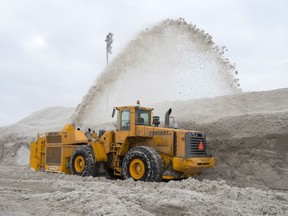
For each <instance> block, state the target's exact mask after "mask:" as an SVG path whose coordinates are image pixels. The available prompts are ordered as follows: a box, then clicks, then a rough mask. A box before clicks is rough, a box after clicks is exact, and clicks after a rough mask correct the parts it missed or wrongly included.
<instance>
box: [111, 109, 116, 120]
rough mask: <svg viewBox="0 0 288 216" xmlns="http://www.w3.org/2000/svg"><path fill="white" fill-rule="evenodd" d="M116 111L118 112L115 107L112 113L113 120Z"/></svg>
mask: <svg viewBox="0 0 288 216" xmlns="http://www.w3.org/2000/svg"><path fill="white" fill-rule="evenodd" d="M115 110H116V108H115V107H114V108H113V111H112V118H114V115H115Z"/></svg>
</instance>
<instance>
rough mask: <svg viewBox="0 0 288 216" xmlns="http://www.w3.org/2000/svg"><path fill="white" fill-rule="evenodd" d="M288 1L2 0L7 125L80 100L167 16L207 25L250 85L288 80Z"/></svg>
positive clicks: (1, 116)
mask: <svg viewBox="0 0 288 216" xmlns="http://www.w3.org/2000/svg"><path fill="white" fill-rule="evenodd" d="M287 11H288V1H287V0H274V1H272V0H271V1H267V0H266V1H263V0H262V1H260V0H253V1H251V0H250V1H249V0H242V1H241V0H235V1H233V0H217V1H215V0H202V1H196V0H186V1H183V0H158V1H157V0H142V1H139V0H121V1H116V0H115V1H111V0H105V1H104V0H103V1H100V0H0V75H1V76H0V105H1V106H0V126H3V125H7V124H12V123H15V122H17V121H19V120H21V119H22V118H24V117H26V116H27V115H29V114H31V113H32V112H34V111H37V110H39V109H42V108H45V107H48V106H66V107H75V106H76V105H77V104H78V103H80V102H81V99H82V97H83V96H84V95H85V94H86V93H87V91H88V89H89V87H90V86H91V85H93V82H94V81H95V79H96V77H97V75H98V74H99V73H100V72H102V71H103V70H104V69H105V66H106V60H105V42H104V40H105V37H106V35H107V33H109V32H112V33H114V43H113V54H112V55H111V56H110V57H111V59H113V58H115V56H117V54H119V53H120V52H121V49H123V47H124V46H125V44H127V43H128V42H129V41H130V40H132V39H134V38H135V36H136V35H137V33H138V32H139V31H141V30H144V29H145V28H149V27H150V26H153V25H155V24H157V23H158V22H160V21H161V20H164V19H167V18H174V19H178V18H179V17H183V18H185V20H186V21H187V22H188V23H190V22H191V23H193V24H196V25H197V27H199V28H201V29H203V30H205V31H206V32H208V33H209V34H210V35H211V36H212V37H213V40H214V42H215V43H216V44H217V45H220V46H223V45H225V46H226V47H227V48H228V52H227V53H226V54H225V56H227V57H228V58H229V59H230V61H231V62H232V63H236V68H237V70H238V71H239V76H238V77H239V79H240V84H241V87H242V89H243V91H261V90H270V89H277V88H287V87H288V12H287Z"/></svg>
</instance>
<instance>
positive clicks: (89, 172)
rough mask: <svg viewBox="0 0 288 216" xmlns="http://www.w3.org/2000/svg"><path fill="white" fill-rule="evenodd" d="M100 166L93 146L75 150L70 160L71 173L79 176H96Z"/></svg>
mask: <svg viewBox="0 0 288 216" xmlns="http://www.w3.org/2000/svg"><path fill="white" fill-rule="evenodd" d="M97 167H98V165H97V164H96V163H95V158H94V154H93V150H92V148H91V146H88V145H80V146H78V147H77V148H76V149H74V151H73V153H72V156H71V159H70V171H71V173H72V174H74V175H79V176H96V175H97Z"/></svg>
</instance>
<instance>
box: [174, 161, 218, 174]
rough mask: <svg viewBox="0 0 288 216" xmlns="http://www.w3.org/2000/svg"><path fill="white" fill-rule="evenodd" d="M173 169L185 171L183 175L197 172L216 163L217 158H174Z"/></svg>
mask: <svg viewBox="0 0 288 216" xmlns="http://www.w3.org/2000/svg"><path fill="white" fill-rule="evenodd" d="M172 164H173V170H175V171H178V172H182V173H184V174H183V175H184V176H185V175H190V174H194V173H195V174H197V173H199V172H200V171H201V170H203V169H206V168H207V167H213V166H214V165H215V158H212V157H206V158H177V157H173V159H172Z"/></svg>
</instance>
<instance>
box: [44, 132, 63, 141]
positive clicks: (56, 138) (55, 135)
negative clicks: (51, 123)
mask: <svg viewBox="0 0 288 216" xmlns="http://www.w3.org/2000/svg"><path fill="white" fill-rule="evenodd" d="M46 141H47V143H62V137H61V135H60V134H59V133H57V132H51V133H48V134H47V136H46Z"/></svg>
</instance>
